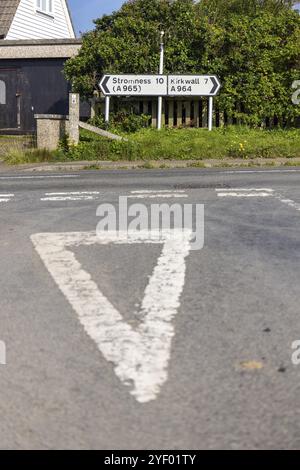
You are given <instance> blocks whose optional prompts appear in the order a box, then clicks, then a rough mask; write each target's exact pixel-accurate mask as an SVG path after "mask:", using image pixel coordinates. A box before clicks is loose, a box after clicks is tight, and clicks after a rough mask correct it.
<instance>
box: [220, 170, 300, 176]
mask: <svg viewBox="0 0 300 470" xmlns="http://www.w3.org/2000/svg"><path fill="white" fill-rule="evenodd" d="M295 172H300V169H299V170H298V169H290V170H236V171H229V170H227V171H222V172H220V173H223V174H226V175H235V174H245V173H250V174H251V173H295Z"/></svg>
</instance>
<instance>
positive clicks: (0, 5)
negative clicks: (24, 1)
mask: <svg viewBox="0 0 300 470" xmlns="http://www.w3.org/2000/svg"><path fill="white" fill-rule="evenodd" d="M19 3H20V0H0V37H2V38H3V37H5V36H6V35H7V33H8V31H9V28H10V25H11V23H12V21H13V19H14V16H15V14H16V11H17V8H18V6H19Z"/></svg>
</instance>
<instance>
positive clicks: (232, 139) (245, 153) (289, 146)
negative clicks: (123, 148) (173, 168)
mask: <svg viewBox="0 0 300 470" xmlns="http://www.w3.org/2000/svg"><path fill="white" fill-rule="evenodd" d="M132 140H133V141H134V142H135V143H137V144H139V146H140V148H141V153H142V158H146V159H150V160H155V159H160V158H162V159H174V160H178V159H184V160H189V159H191V160H203V159H211V158H216V159H222V158H244V159H253V158H293V157H300V130H299V129H296V130H272V131H266V130H260V129H249V128H245V127H228V128H226V129H215V130H213V131H212V132H208V131H207V130H206V129H172V130H168V129H164V130H162V131H160V132H158V131H156V130H155V129H145V130H142V131H140V132H138V133H137V134H134V135H133V136H132Z"/></svg>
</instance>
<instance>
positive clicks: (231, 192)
mask: <svg viewBox="0 0 300 470" xmlns="http://www.w3.org/2000/svg"><path fill="white" fill-rule="evenodd" d="M216 192H217V195H218V197H240V198H245V197H264V198H265V197H273V198H275V199H277V200H279V201H280V202H282V203H283V204H286V205H288V206H289V207H293V208H294V209H296V210H297V211H300V204H299V203H298V202H295V201H293V200H292V199H287V198H286V197H285V196H282V195H281V194H280V193H276V192H275V190H274V189H271V188H240V189H238V188H230V189H229V188H221V189H219V188H216Z"/></svg>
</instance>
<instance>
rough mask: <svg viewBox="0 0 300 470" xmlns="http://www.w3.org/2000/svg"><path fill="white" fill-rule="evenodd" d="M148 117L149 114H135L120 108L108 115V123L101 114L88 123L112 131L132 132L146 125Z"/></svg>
mask: <svg viewBox="0 0 300 470" xmlns="http://www.w3.org/2000/svg"><path fill="white" fill-rule="evenodd" d="M150 118H151V116H147V115H145V114H142V115H136V114H133V113H130V112H128V111H126V110H121V111H118V112H117V113H115V114H111V115H110V122H109V123H107V122H105V120H104V117H103V116H102V115H99V116H95V117H94V118H92V119H90V120H89V124H91V125H92V126H95V127H99V128H100V129H105V130H110V131H112V132H126V133H133V132H138V131H139V130H141V129H144V128H146V127H148V125H149V120H150Z"/></svg>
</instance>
